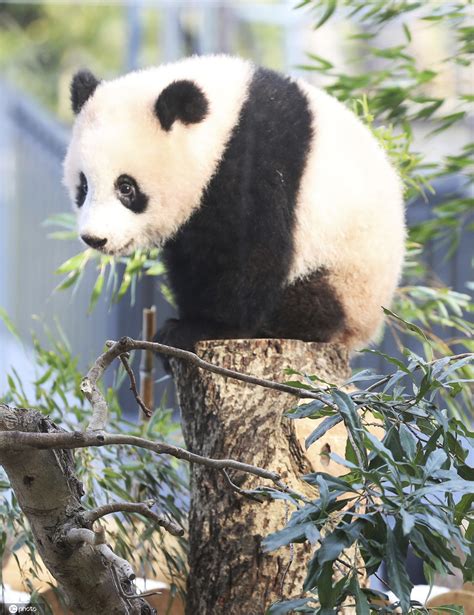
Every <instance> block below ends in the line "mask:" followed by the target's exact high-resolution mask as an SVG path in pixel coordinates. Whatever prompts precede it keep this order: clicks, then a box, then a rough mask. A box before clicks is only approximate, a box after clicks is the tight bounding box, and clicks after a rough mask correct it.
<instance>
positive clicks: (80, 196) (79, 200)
mask: <svg viewBox="0 0 474 615" xmlns="http://www.w3.org/2000/svg"><path fill="white" fill-rule="evenodd" d="M87 189H88V186H87V179H86V176H85V175H84V173H82V171H81V173H79V185H78V186H77V188H76V204H77V206H78V207H82V206H83V205H84V201H85V200H86V196H87Z"/></svg>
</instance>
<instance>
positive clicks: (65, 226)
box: [45, 213, 173, 312]
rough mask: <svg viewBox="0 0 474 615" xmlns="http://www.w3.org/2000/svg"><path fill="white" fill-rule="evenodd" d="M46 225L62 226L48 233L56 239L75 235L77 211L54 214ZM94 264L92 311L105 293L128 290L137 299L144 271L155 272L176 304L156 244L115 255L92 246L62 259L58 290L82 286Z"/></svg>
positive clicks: (118, 295) (115, 296) (113, 296)
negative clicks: (167, 283)
mask: <svg viewBox="0 0 474 615" xmlns="http://www.w3.org/2000/svg"><path fill="white" fill-rule="evenodd" d="M45 225H46V226H52V227H56V228H60V229H61V230H59V231H54V232H52V233H50V234H49V237H51V238H53V239H60V240H67V239H71V238H75V237H76V234H77V233H76V230H75V229H76V222H75V216H74V214H69V213H63V214H58V215H55V216H51V217H50V218H48V220H46V221H45ZM91 266H92V267H95V270H96V272H97V277H96V279H95V283H94V286H93V287H92V291H91V298H90V303H89V312H91V311H92V310H93V309H94V307H95V306H96V304H97V301H98V300H99V298H100V296H101V295H102V294H103V293H105V295H106V297H107V298H108V299H109V300H110V301H112V302H117V301H120V300H121V299H122V298H123V297H125V296H127V295H128V294H129V296H130V300H131V303H132V304H133V303H134V302H135V293H136V288H137V284H138V283H139V281H140V279H141V277H142V276H143V275H151V276H156V277H157V278H158V279H159V283H160V290H161V292H162V294H163V295H164V296H165V297H166V299H167V300H168V301H169V303H171V304H173V299H172V296H171V294H170V292H169V290H168V287H167V285H166V283H165V281H164V273H165V267H164V265H163V263H162V262H161V261H160V259H159V250H158V249H157V248H155V249H152V250H148V251H143V250H136V251H135V252H134V253H133V254H132V255H131V256H127V257H120V258H118V257H113V256H107V255H104V254H100V253H99V252H96V251H95V250H92V249H90V248H88V249H86V250H84V251H82V252H79V253H78V254H75V255H74V256H72V257H71V258H69V259H68V260H67V261H65V262H64V263H62V265H60V266H59V267H58V269H57V270H56V273H57V274H59V275H63V276H64V277H63V279H62V280H61V282H60V283H59V284H58V286H57V287H56V290H66V289H72V291H73V292H74V290H75V289H76V288H77V287H78V286H79V284H80V283H81V280H82V276H83V274H84V271H85V269H86V267H91Z"/></svg>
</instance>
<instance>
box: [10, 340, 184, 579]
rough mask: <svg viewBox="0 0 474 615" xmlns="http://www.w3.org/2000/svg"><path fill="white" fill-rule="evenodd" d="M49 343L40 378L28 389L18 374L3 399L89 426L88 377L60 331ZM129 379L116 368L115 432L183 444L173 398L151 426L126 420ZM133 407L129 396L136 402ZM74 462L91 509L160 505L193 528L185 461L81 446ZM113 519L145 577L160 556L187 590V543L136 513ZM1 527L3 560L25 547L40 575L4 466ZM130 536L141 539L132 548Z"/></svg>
mask: <svg viewBox="0 0 474 615" xmlns="http://www.w3.org/2000/svg"><path fill="white" fill-rule="evenodd" d="M48 340H49V345H48V347H44V346H42V345H41V343H40V342H39V340H38V339H36V338H35V339H33V344H34V353H35V354H34V359H35V364H36V366H37V367H36V369H37V376H36V378H35V380H34V381H33V382H31V383H28V385H27V386H25V384H24V383H23V381H22V378H21V377H20V375H19V374H18V373H17V372H16V371H14V370H12V373H11V374H9V376H8V391H7V393H6V395H4V397H3V398H0V401H3V402H4V403H8V404H10V405H12V406H16V407H19V408H35V409H37V410H39V411H40V412H43V413H44V414H45V415H47V416H49V417H50V418H51V419H52V420H53V421H55V422H56V423H57V424H60V425H61V426H62V427H64V428H66V429H69V430H72V431H73V430H80V429H84V428H85V426H86V424H87V422H88V420H89V419H90V408H89V407H88V403H87V402H85V400H84V396H83V394H82V393H81V390H80V383H81V380H82V378H83V374H81V373H80V372H79V371H78V369H77V359H75V358H74V357H73V356H72V354H71V350H70V348H69V345H68V343H67V340H65V339H64V336H63V335H62V332H61V331H60V330H58V331H54V332H48ZM132 360H133V357H132ZM125 377H126V375H125V373H124V371H123V368H120V369H117V371H116V372H115V376H114V380H113V382H112V384H111V386H110V387H108V388H107V389H106V390H105V391H104V393H105V395H106V399H107V402H108V404H109V408H110V410H111V419H110V426H109V430H110V431H111V432H115V433H127V434H129V435H134V436H139V437H143V438H148V439H151V440H161V439H166V441H167V442H171V443H174V444H181V432H180V429H179V424H177V423H175V422H174V420H173V417H172V411H171V410H168V409H166V400H162V401H161V404H160V406H159V407H158V408H156V410H155V412H154V414H153V417H152V419H151V420H150V421H148V422H143V423H142V424H136V423H132V422H130V421H127V420H126V419H125V418H124V417H123V416H122V412H121V409H120V405H119V401H118V397H117V391H118V388H119V386H120V384H121V382H122V380H123V379H124V378H125ZM25 389H27V390H28V393H27V392H26V391H25ZM30 391H31V392H30ZM133 403H134V398H133V397H132V395H131V394H130V404H133ZM75 460H76V469H77V475H78V478H79V479H80V480H81V481H82V482H83V484H84V488H85V492H86V495H85V496H84V498H83V504H84V506H85V507H86V508H95V507H96V506H98V505H101V504H104V503H106V502H111V501H124V500H125V501H137V502H143V501H146V500H155V501H156V503H157V506H158V508H159V509H160V510H161V511H163V512H165V513H168V514H169V515H171V516H172V517H173V518H174V519H176V520H177V521H178V522H180V523H181V524H183V525H186V511H187V502H188V477H187V466H186V465H185V464H183V463H181V462H179V461H178V460H176V459H174V458H166V457H160V458H159V460H157V457H156V456H155V455H154V454H153V453H151V452H149V451H146V450H134V449H133V448H131V447H127V448H122V447H103V448H96V449H80V450H78V451H76V452H75ZM114 519H115V521H116V525H115V526H113V530H111V531H112V535H111V542H112V543H113V544H114V549H115V550H116V552H117V553H118V554H119V555H121V556H122V557H124V558H126V559H127V560H128V561H130V562H131V563H132V565H134V566H135V569H136V570H137V571H138V574H139V575H140V573H141V574H144V570H148V571H149V570H150V568H151V569H152V570H153V572H155V573H156V572H157V571H156V570H155V567H156V562H157V558H158V559H159V560H160V561H161V560H162V561H163V562H164V565H165V566H166V568H167V573H168V574H169V575H170V576H171V578H172V579H175V580H176V586H175V589H177V588H179V589H181V587H182V583H181V586H180V585H179V582H182V580H183V578H185V574H186V563H185V553H186V544H185V541H184V540H183V539H177V542H173V543H172V544H170V542H169V541H166V540H165V538H166V534H165V533H164V532H163V531H162V530H161V529H159V528H156V527H154V526H153V527H150V525H149V523H143V522H141V521H140V517H137V515H126V514H124V515H120V516H115V517H114ZM0 527H1V528H2V531H1V532H0V559H1V557H2V554H3V553H4V550H5V549H6V548H7V547H8V550H9V551H13V552H15V551H16V550H17V549H18V548H20V547H21V546H22V545H26V546H27V548H28V555H29V558H30V561H31V566H32V569H31V570H30V571H28V575H29V576H30V577H31V578H34V577H36V576H37V575H38V568H37V566H36V555H35V554H36V547H35V545H34V542H33V539H32V536H31V531H30V529H29V526H28V525H27V523H26V521H25V519H24V517H23V515H22V513H21V510H20V508H19V505H18V502H17V501H16V498H15V496H14V494H13V493H12V492H11V490H10V487H9V483H8V480H7V479H6V476H5V475H4V473H3V472H2V470H1V469H0ZM131 535H133V536H134V537H135V541H134V543H133V544H132V543H131V542H130V536H131ZM137 544H141V545H143V546H142V548H137V547H136V545H137ZM25 572H26V571H25ZM173 586H174V585H173Z"/></svg>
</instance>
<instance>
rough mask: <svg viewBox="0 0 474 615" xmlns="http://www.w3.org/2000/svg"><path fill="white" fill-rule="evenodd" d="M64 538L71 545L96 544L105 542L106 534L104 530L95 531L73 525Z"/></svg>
mask: <svg viewBox="0 0 474 615" xmlns="http://www.w3.org/2000/svg"><path fill="white" fill-rule="evenodd" d="M64 540H65V542H67V543H68V544H70V545H79V544H81V543H86V544H88V545H92V546H95V545H100V544H103V543H104V540H105V536H104V532H103V531H102V532H94V531H93V530H88V529H87V528H85V527H72V528H71V529H70V530H68V531H67V533H66V536H65V537H64Z"/></svg>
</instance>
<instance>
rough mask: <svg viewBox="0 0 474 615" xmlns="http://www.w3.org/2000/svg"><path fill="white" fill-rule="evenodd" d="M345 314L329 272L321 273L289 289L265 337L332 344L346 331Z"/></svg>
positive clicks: (265, 332)
mask: <svg viewBox="0 0 474 615" xmlns="http://www.w3.org/2000/svg"><path fill="white" fill-rule="evenodd" d="M345 320H346V318H345V314H344V309H343V306H342V303H341V302H340V300H339V299H338V297H337V295H336V293H335V291H334V288H333V287H332V285H331V282H330V275H329V272H328V271H327V270H326V269H324V268H321V269H318V270H317V271H314V272H312V273H310V274H309V275H307V276H305V277H304V278H300V279H297V280H296V281H295V282H293V283H292V284H290V285H289V286H287V287H286V288H285V290H284V292H283V296H282V301H281V302H280V304H279V305H278V306H277V307H276V308H275V310H274V311H273V313H272V314H271V316H270V317H269V318H268V320H267V323H266V325H265V327H264V329H263V331H262V336H265V337H276V338H286V339H299V340H303V341H305V342H331V341H333V340H335V339H338V338H339V336H340V335H341V333H342V332H343V330H344V328H345V324H346V323H345Z"/></svg>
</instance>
